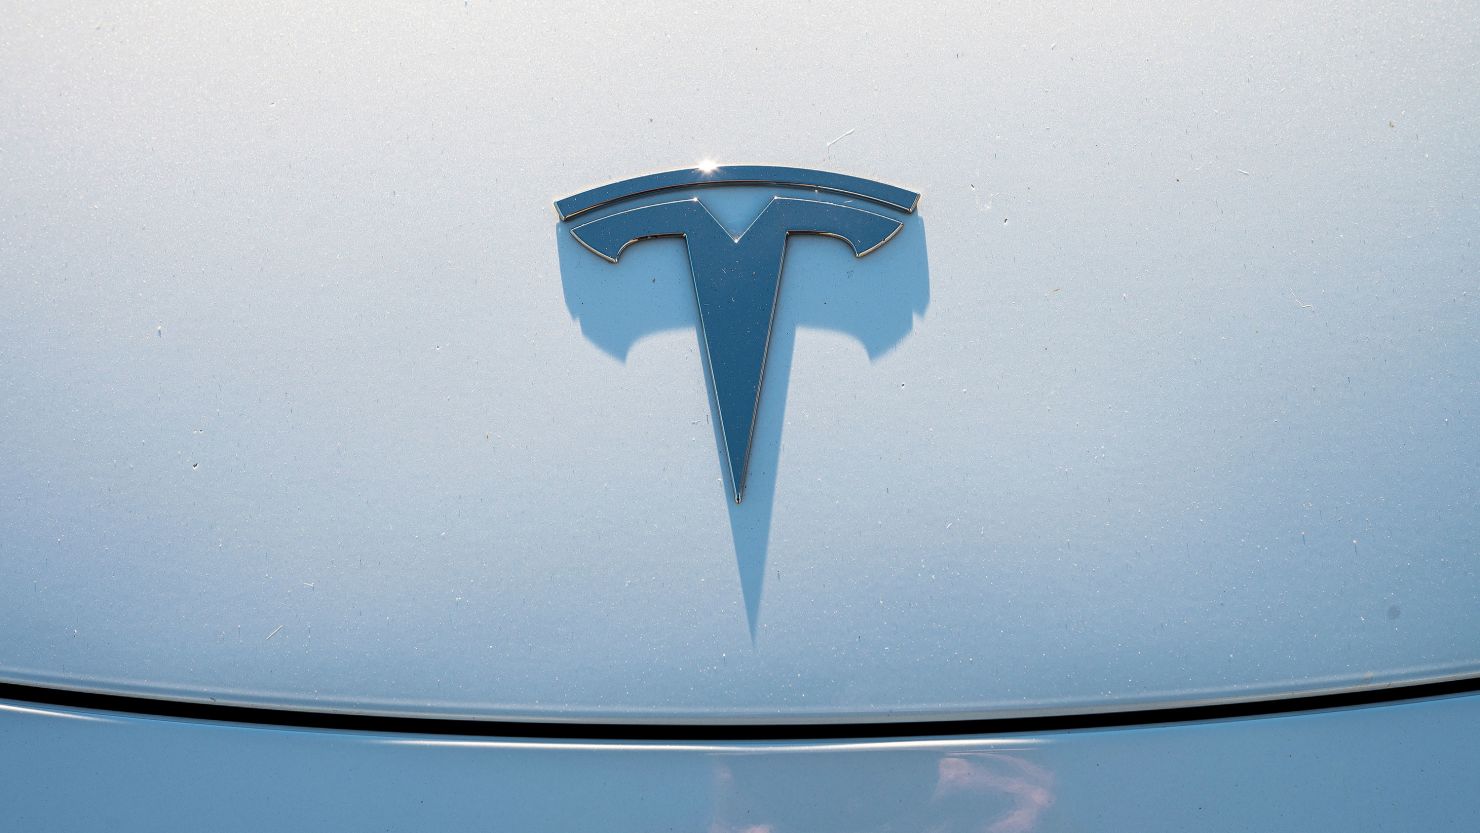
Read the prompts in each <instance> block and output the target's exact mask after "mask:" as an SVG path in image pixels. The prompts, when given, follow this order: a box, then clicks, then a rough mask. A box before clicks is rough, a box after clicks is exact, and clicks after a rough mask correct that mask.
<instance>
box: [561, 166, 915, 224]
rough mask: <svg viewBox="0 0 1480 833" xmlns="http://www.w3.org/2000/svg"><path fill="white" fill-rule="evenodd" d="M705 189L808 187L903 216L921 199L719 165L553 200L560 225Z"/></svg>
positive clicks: (897, 191) (801, 171) (874, 185)
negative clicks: (637, 201) (634, 202)
mask: <svg viewBox="0 0 1480 833" xmlns="http://www.w3.org/2000/svg"><path fill="white" fill-rule="evenodd" d="M704 185H784V186H793V187H796V188H811V189H814V190H817V191H827V192H829V193H833V194H846V195H848V196H853V197H862V198H863V199H866V200H869V201H871V202H876V203H878V204H880V205H884V206H888V207H889V208H893V209H897V210H899V211H903V212H905V213H907V214H908V213H911V212H913V211H914V210H915V205H916V204H917V203H918V202H919V201H920V195H919V194H917V193H915V192H914V191H910V190H908V189H905V188H900V187H898V186H894V185H886V184H885V183H882V182H876V181H874V180H872V179H864V178H862V177H857V176H848V175H847V174H837V173H832V172H830V171H814V170H810V169H807V168H787V167H778V166H775V165H719V166H716V167H712V168H711V167H702V168H684V169H680V170H676V171H664V172H662V173H656V174H648V175H646V176H639V177H633V178H632V179H624V180H622V181H621V182H613V183H610V184H608V185H601V186H598V187H596V188H592V189H590V190H587V191H582V192H581V193H579V194H575V195H574V196H569V197H566V198H565V199H563V200H556V201H555V210H556V212H557V213H559V215H560V219H561V220H569V219H570V218H572V217H575V216H577V215H579V214H583V213H585V212H587V211H591V210H592V209H596V208H601V207H602V206H607V205H611V204H612V203H616V202H621V201H622V200H625V199H630V198H632V197H636V196H641V195H643V194H651V193H654V192H657V191H670V190H673V189H675V188H692V187H696V186H704Z"/></svg>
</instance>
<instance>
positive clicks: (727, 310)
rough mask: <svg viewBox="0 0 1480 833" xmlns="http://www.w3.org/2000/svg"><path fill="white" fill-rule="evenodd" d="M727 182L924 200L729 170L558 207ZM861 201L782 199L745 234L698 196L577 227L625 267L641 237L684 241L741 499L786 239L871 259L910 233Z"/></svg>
mask: <svg viewBox="0 0 1480 833" xmlns="http://www.w3.org/2000/svg"><path fill="white" fill-rule="evenodd" d="M722 185H770V186H784V187H788V188H798V189H806V190H809V191H812V192H814V193H824V192H825V193H829V194H840V195H843V196H845V197H852V198H861V199H864V200H867V201H869V202H870V203H873V204H876V205H878V206H882V207H884V208H888V209H894V210H895V211H899V212H903V213H905V214H909V213H911V212H913V211H914V210H915V204H916V203H917V202H918V201H919V199H920V195H919V194H916V193H915V192H913V191H906V190H904V189H903V188H896V187H894V186H892V185H885V184H884V183H882V182H874V181H873V180H868V179H859V178H858V177H852V176H844V175H842V174H835V173H828V172H826V171H812V170H806V169H803V168H776V167H768V166H760V165H727V166H716V167H702V168H692V169H688V170H680V171H668V172H666V173H660V174H652V175H650V176H643V177H637V178H635V179H628V180H623V181H621V182H616V183H612V184H610V185H603V186H601V187H599V188H593V189H591V190H589V191H584V192H582V193H580V194H576V195H575V196H573V197H567V198H565V199H563V200H558V201H557V202H556V203H555V209H556V211H557V212H559V214H560V219H561V220H570V219H572V218H574V217H576V216H578V215H581V214H585V213H586V212H588V211H594V210H596V209H599V208H609V207H613V206H616V205H617V204H619V203H622V202H626V201H627V200H631V199H634V198H637V197H642V196H646V195H648V194H652V193H654V192H657V191H667V190H672V189H678V188H694V187H698V186H704V187H713V186H722ZM852 201H853V200H851V199H850V200H847V201H845V202H830V201H826V200H819V199H805V198H798V197H785V196H779V195H778V196H774V197H772V198H771V201H770V202H769V203H768V204H767V205H766V207H765V209H764V210H762V211H761V213H760V216H758V217H756V218H755V219H754V220H753V221H751V223H750V226H749V227H748V228H746V229H745V231H744V232H743V233H742V234H740V236H738V237H736V236H733V235H732V234H730V232H729V231H728V230H726V229H725V227H724V226H723V225H721V224H720V222H719V221H718V220H716V219H715V218H714V215H712V214H710V213H709V210H708V209H706V208H705V207H704V203H702V202H700V201H699V200H698V199H697V198H693V197H691V198H688V199H680V200H673V201H668V202H653V203H649V204H646V205H642V206H639V207H637V208H630V209H627V210H624V211H614V212H612V213H609V214H606V215H604V216H602V217H598V218H597V219H594V220H588V221H585V222H582V223H580V224H579V225H576V226H575V227H573V228H572V229H571V230H570V233H571V234H572V235H574V236H575V238H576V240H578V241H580V243H581V245H583V246H585V247H586V248H587V249H589V250H591V251H592V252H594V253H596V254H598V255H600V256H601V257H603V258H606V259H607V260H609V261H611V262H612V263H616V262H617V258H618V257H620V256H621V254H622V250H623V249H625V248H626V247H627V246H628V245H630V244H632V243H635V242H637V241H639V240H645V239H648V238H651V237H682V238H683V239H684V243H685V244H686V245H687V247H688V252H689V270H690V273H691V276H692V278H693V281H694V297H695V299H696V300H697V301H698V306H699V332H700V336H701V341H702V342H703V344H704V348H705V349H704V352H705V356H706V364H707V370H708V372H709V380H710V383H711V385H712V386H713V388H714V398H715V409H716V411H717V412H718V413H717V417H718V422H719V426H720V437H721V441H722V442H723V444H724V452H725V459H726V460H727V462H728V464H729V468H730V482H731V483H732V484H733V486H734V490H735V502H736V503H739V502H740V500H741V498H742V497H743V496H744V493H745V468H746V464H747V462H748V460H749V457H750V442H751V435H752V432H753V429H754V427H755V415H756V410H757V407H758V406H759V404H760V394H761V379H762V377H763V376H764V374H765V369H766V349H767V347H768V346H769V344H770V341H771V322H772V321H773V320H774V318H775V314H776V299H777V298H778V297H779V295H780V289H781V265H782V259H783V257H784V255H785V253H786V239H787V237H788V236H790V235H793V234H821V235H827V236H829V237H836V238H839V239H841V240H843V241H844V242H846V243H847V244H848V245H849V246H851V247H852V248H853V254H854V256H855V257H863V256H864V255H866V254H868V253H869V252H872V251H874V250H875V249H877V248H879V247H880V246H882V245H884V244H885V243H887V242H889V240H890V238H892V237H893V236H894V235H895V234H897V233H898V232H899V230H900V229H901V228H903V227H904V224H903V223H901V222H900V221H899V220H897V219H895V218H894V217H891V216H888V215H887V214H882V213H878V212H876V211H871V210H866V209H863V208H858V207H855V206H853V205H849V204H847V203H850V202H852Z"/></svg>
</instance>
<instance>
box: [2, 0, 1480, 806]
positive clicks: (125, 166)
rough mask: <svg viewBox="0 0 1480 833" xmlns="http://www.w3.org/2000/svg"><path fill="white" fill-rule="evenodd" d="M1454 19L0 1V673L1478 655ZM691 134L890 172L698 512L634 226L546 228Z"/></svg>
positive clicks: (692, 672) (1458, 31) (733, 708)
mask: <svg viewBox="0 0 1480 833" xmlns="http://www.w3.org/2000/svg"><path fill="white" fill-rule="evenodd" d="M886 33H887V35H886ZM1477 40H1480V7H1477V6H1476V5H1475V4H1473V3H1435V4H1417V5H1415V4H1410V3H1399V2H1396V1H1395V0H1354V1H1353V2H1343V3H1327V2H1316V3H1288V2H1276V1H1275V0H1255V2H1244V1H1243V0H1240V2H1233V1H1232V0H1192V2H1186V3H1178V4H1174V5H1158V4H1120V5H1093V4H1083V3H1060V4H1043V3H1030V2H1026V0H1009V2H1005V3H997V4H992V5H990V6H983V5H981V4H978V3H959V4H945V5H941V6H933V7H931V8H929V9H926V8H916V7H905V6H901V5H899V4H885V3H859V2H849V3H847V4H828V3H819V4H796V3H770V4H747V3H733V4H723V5H721V6H718V7H714V8H708V7H705V8H700V7H697V6H694V5H692V4H687V3H685V4H678V3H673V2H653V3H640V4H623V5H620V6H612V7H602V8H593V6H592V4H590V3H584V2H583V3H563V2H552V3H546V4H542V5H539V6H531V7H527V8H523V9H521V10H519V11H518V12H513V11H511V10H510V9H507V8H504V7H502V6H501V5H500V4H496V3H486V2H481V0H480V1H478V2H468V3H441V4H427V3H411V2H388V3H375V4H368V5H367V4H333V3H329V4H322V5H313V6H305V7H301V8H291V9H289V8H285V7H283V6H282V5H281V4H278V3H265V2H252V1H251V0H248V2H242V3H235V4H231V5H230V6H228V7H214V8H208V7H205V6H201V5H197V4H186V3H168V2H166V3H159V4H154V5H142V4H139V5H128V6H119V5H116V4H104V3H92V2H73V3H46V4H22V3H11V4H9V7H8V9H7V13H6V14H4V15H0V44H3V49H0V112H3V113H4V117H3V118H0V171H3V173H0V282H3V283H0V286H3V302H0V461H3V465H0V571H3V572H0V634H3V636H4V638H3V639H0V678H3V679H6V680H14V681H39V682H45V683H48V684H58V685H67V686H75V687H80V688H92V689H106V690H116V691H138V692H147V693H150V694H157V695H160V696H167V697H182V698H197V699H203V700H204V699H210V698H215V699H217V700H221V701H226V702H246V703H260V704H269V705H292V706H302V707H306V708H325V709H343V710H355V711H385V712H393V713H435V714H457V715H477V716H511V715H524V716H540V717H545V718H549V719H568V718H569V719H581V718H593V719H610V720H637V721H641V720H658V721H673V720H683V719H699V720H717V719H733V720H812V719H817V720H838V719H853V718H860V717H861V718H862V719H871V720H876V719H882V718H885V717H888V716H890V715H895V714H906V713H908V714H920V713H924V714H930V715H938V716H950V715H969V714H983V713H990V714H1011V713H1020V712H1023V711H1033V710H1045V709H1046V710H1096V709H1112V708H1121V707H1124V706H1126V705H1128V704H1138V703H1140V704H1144V703H1176V702H1192V701H1201V700H1206V699H1219V698H1227V697H1245V696H1267V695H1279V694H1281V693H1288V692H1292V691H1302V690H1309V689H1322V688H1343V687H1349V686H1360V685H1367V684H1381V683H1383V682H1384V681H1389V680H1395V679H1420V678H1431V677H1443V676H1449V675H1455V674H1472V673H1476V672H1480V638H1477V635H1480V570H1477V563H1480V561H1477V547H1480V543H1477V542H1480V537H1477V534H1476V533H1477V519H1480V491H1477V486H1480V430H1477V425H1476V415H1477V414H1480V320H1477V312H1476V303H1477V301H1480V284H1477V278H1476V276H1477V273H1480V246H1476V245H1475V241H1476V236H1477V228H1480V203H1477V196H1476V195H1477V194H1480V156H1477V154H1476V151H1475V149H1476V148H1477V147H1480V122H1477V114H1480V64H1477V63H1476V59H1475V44H1476V42H1477ZM798 79H805V82H806V83H805V86H800V85H799V84H798ZM704 157H711V158H714V159H716V160H718V161H721V162H724V161H730V160H735V161H748V160H767V161H771V160H774V161H778V162H785V163H786V164H794V165H797V166H800V167H816V168H825V169H834V170H844V171H848V172H851V173H855V174H858V175H860V176H865V177H868V178H871V179H877V180H880V181H884V182H898V183H901V184H905V185H908V186H909V187H910V188H912V189H916V190H918V191H920V192H922V193H925V194H928V196H929V199H927V200H925V201H923V202H922V204H921V208H920V212H921V214H923V215H926V216H925V217H924V220H923V221H922V220H921V218H920V216H919V215H916V216H912V217H911V218H909V219H908V220H907V222H906V228H905V230H904V231H903V232H901V233H900V235H899V236H898V237H897V238H895V240H894V241H893V242H891V243H890V245H888V246H885V247H883V248H882V249H880V250H879V251H878V252H876V253H874V254H872V255H870V256H869V257H867V258H864V259H862V260H859V261H856V262H853V263H850V264H849V265H850V266H851V267H852V274H851V275H850V274H847V273H843V274H839V270H838V268H837V267H838V261H837V255H838V252H837V245H838V244H837V243H836V242H835V241H826V240H818V239H798V240H795V241H793V243H792V245H791V248H790V250H789V252H788V255H787V280H786V281H785V283H784V286H783V289H782V298H781V301H780V305H779V309H778V314H777V319H776V322H775V331H774V334H773V343H772V353H771V356H770V358H769V359H768V362H769V368H770V369H769V370H768V373H767V384H766V393H765V395H764V396H763V397H762V401H761V405H760V413H759V415H758V420H757V424H756V433H755V445H754V448H753V451H752V459H751V464H750V474H749V486H748V488H747V496H746V500H745V503H744V504H743V505H742V506H741V507H738V508H735V507H732V506H730V505H728V504H729V503H730V502H729V501H727V500H725V498H724V495H725V487H724V484H723V482H722V479H721V477H720V476H719V469H718V468H717V454H716V450H715V449H716V442H715V437H714V433H713V427H712V426H711V425H710V424H709V419H708V403H707V400H706V392H705V390H704V382H703V373H702V371H701V369H700V367H701V365H700V357H699V346H698V342H697V337H696V334H695V332H694V327H693V316H694V307H693V303H694V302H693V298H692V290H691V288H690V286H689V279H688V275H687V264H686V263H685V262H684V255H683V247H682V245H681V244H680V243H678V242H677V241H657V242H653V243H650V244H644V245H642V246H638V247H634V248H633V249H631V250H630V251H629V252H628V253H627V254H626V255H624V257H623V260H622V263H621V264H619V265H617V266H612V265H610V264H607V263H604V262H601V261H600V260H599V259H597V258H594V257H591V256H590V255H589V253H587V252H585V251H584V250H582V249H581V248H580V246H579V245H578V244H577V243H576V242H575V241H574V240H570V239H569V236H568V235H566V234H564V233H563V232H561V231H560V230H559V228H558V227H557V224H556V223H554V222H552V216H551V211H550V208H549V206H550V201H551V200H552V199H555V198H558V197H561V196H564V195H566V194H569V193H570V191H571V189H572V186H573V185H574V186H575V187H580V186H581V185H583V184H586V183H593V184H594V183H601V182H606V181H609V180H610V179H611V178H613V177H618V176H626V175H629V174H631V173H633V172H641V171H653V170H667V169H672V168H675V167H680V166H686V165H692V164H695V163H696V162H697V161H698V160H700V159H702V158H704ZM720 190H723V191H725V194H723V195H721V194H720V193H719V192H718V191H713V190H712V191H706V192H703V198H704V200H705V202H706V204H707V205H710V206H711V208H713V209H714V210H715V211H716V214H717V215H718V216H720V218H721V220H724V221H726V222H728V223H731V224H732V225H733V224H740V223H743V221H744V219H745V218H748V217H751V216H754V214H755V211H756V207H757V204H758V203H757V202H756V201H757V200H760V199H764V198H765V195H755V194H752V195H750V196H748V197H747V196H746V194H745V193H742V192H734V193H731V192H730V191H729V190H728V189H720ZM683 196H686V194H683V193H681V192H672V193H671V194H668V195H664V197H663V198H664V199H673V198H681V197H683ZM721 197H723V198H722V199H721ZM726 212H728V214H727V213H726ZM927 229H928V232H929V234H928V246H927V235H926V234H925V231H926V230H927ZM558 238H564V239H558ZM634 287H636V288H635V289H634ZM593 348H594V349H593ZM901 426H903V427H901ZM79 725H80V724H79ZM1217 731H1219V732H1225V731H1227V732H1230V733H1231V731H1232V730H1230V729H1219V730H1217ZM58 737H61V736H60V735H59V736H58ZM1435 740H1436V742H1442V741H1443V740H1444V739H1443V738H1436V739H1435ZM1331 742H1332V743H1333V744H1334V743H1336V741H1334V740H1333V741H1331ZM1343 742H1345V741H1343ZM1350 742H1351V743H1361V742H1362V741H1361V737H1360V736H1354V737H1353V739H1352V740H1351V741H1350ZM121 748H122V747H113V748H112V749H111V750H110V751H111V752H117V751H118V750H119V749H121ZM1332 748H1333V749H1334V747H1332ZM1277 749H1279V747H1278V746H1273V745H1272V746H1267V747H1260V748H1259V752H1260V753H1261V754H1259V755H1257V756H1251V757H1250V758H1249V759H1248V760H1249V762H1250V763H1249V765H1250V766H1253V761H1254V760H1255V759H1256V758H1257V760H1259V761H1262V762H1265V764H1267V765H1270V766H1275V767H1281V766H1284V764H1283V763H1281V762H1280V761H1277V760H1275V757H1276V756H1275V755H1274V752H1275V750H1277ZM1266 753H1267V754H1266ZM1188 754H1189V755H1190V754H1191V753H1188ZM1332 755H1333V756H1334V755H1335V753H1334V752H1333V753H1332ZM1412 755H1413V756H1415V757H1409V758H1405V759H1404V761H1405V762H1407V763H1415V764H1416V763H1417V762H1418V760H1419V758H1418V757H1416V756H1417V755H1418V753H1417V752H1413V753H1412ZM213 760H214V759H213ZM1183 760H1187V758H1184V759H1183ZM1332 760H1333V762H1334V763H1333V764H1332V765H1333V766H1336V767H1337V771H1338V772H1342V771H1347V770H1351V769H1354V770H1355V771H1358V772H1360V773H1362V774H1363V778H1364V779H1365V780H1364V782H1363V783H1377V782H1378V781H1379V778H1380V772H1379V768H1378V764H1377V763H1376V762H1372V761H1365V760H1360V759H1351V758H1349V757H1348V758H1341V759H1340V760H1339V761H1338V760H1336V759H1335V758H1334V757H1333V759H1332ZM264 763H265V761H263V762H259V764H258V767H259V768H258V769H257V770H253V769H252V768H250V767H248V768H246V771H249V772H255V773H256V775H255V776H254V777H261V778H268V777H269V773H267V772H265V771H262V770H261V769H260V767H261V765H262V764H264ZM113 765H114V764H113V763H112V761H111V758H110V757H107V756H100V757H98V758H97V759H96V764H95V766H96V767H102V768H107V767H111V766H113ZM221 765H222V766H224V764H221ZM346 765H347V766H349V764H348V763H347V764H346ZM238 769H241V768H238ZM1274 771H1275V772H1282V771H1283V770H1278V769H1276V770H1274ZM1414 772H1415V770H1412V769H1408V768H1405V767H1391V768H1388V769H1383V770H1381V773H1387V774H1393V773H1396V774H1398V775H1401V776H1403V777H1405V778H1413V779H1419V778H1420V776H1418V775H1414V774H1412V773H1414ZM1127 773H1129V774H1127ZM1176 775H1177V773H1176V772H1168V773H1167V776H1168V777H1173V776H1176ZM129 777H138V778H142V777H143V775H142V774H137V775H136V776H135V775H130V776H129ZM201 777H204V773H202V774H201ZM467 777H468V778H469V779H473V780H470V781H467V782H463V783H467V784H475V783H483V782H481V781H478V780H477V776H476V775H475V774H473V775H468V776H467ZM1118 777H1120V778H1125V777H1134V770H1132V769H1126V768H1123V769H1122V770H1121V771H1120V773H1119V775H1118ZM1312 777H1315V776H1312ZM1422 777H1425V778H1441V777H1447V773H1436V772H1434V771H1433V770H1430V771H1429V772H1428V773H1427V774H1426V775H1425V776H1422ZM59 783H60V786H58V787H57V789H63V790H65V789H68V787H67V786H66V783H65V782H59ZM131 783H134V784H137V783H139V782H131ZM1106 783H1108V782H1106ZM1136 783H1137V784H1138V786H1142V787H1144V786H1146V784H1145V783H1142V782H1136ZM1271 783H1274V781H1273V779H1271ZM1294 783H1305V782H1304V781H1299V780H1297V781H1296V782H1294ZM1409 783H1410V786H1417V784H1416V783H1413V782H1409ZM1445 783H1448V782H1445ZM1316 787H1317V788H1318V789H1317V793H1318V794H1319V795H1320V796H1334V792H1333V790H1334V787H1332V786H1331V784H1330V782H1325V781H1321V782H1319V783H1318V784H1317V785H1316ZM223 788H224V787H223ZM1229 789H1230V790H1232V787H1231V786H1230V787H1229ZM1104 790H1105V792H1106V793H1109V792H1112V791H1113V790H1112V788H1110V787H1109V786H1106V787H1105V788H1104ZM1322 790H1324V792H1321V791H1322ZM861 792H862V793H863V797H862V798H861V799H860V800H868V798H869V796H868V791H867V790H861ZM1351 794H1352V795H1354V796H1355V797H1356V800H1357V801H1358V802H1359V804H1360V802H1363V801H1365V800H1366V796H1365V795H1363V794H1361V793H1360V792H1359V791H1355V790H1353V791H1351ZM427 795H428V796H429V797H432V798H435V797H436V796H438V795H441V794H440V793H436V792H432V793H428V794H427ZM1125 795H1126V796H1143V795H1144V796H1146V797H1145V798H1144V799H1143V805H1144V806H1146V807H1149V806H1151V805H1152V804H1154V803H1155V802H1157V801H1161V800H1163V799H1161V798H1159V797H1157V796H1156V795H1155V794H1153V793H1144V792H1134V793H1126V794H1125ZM1228 795H1230V796H1231V795H1233V793H1232V792H1230V793H1228ZM1240 795H1242V793H1240ZM1405 795H1406V794H1405ZM1421 795H1423V793H1421V792H1420V793H1417V794H1412V795H1408V798H1406V799H1404V800H1405V801H1411V802H1412V804H1413V805H1417V804H1419V803H1422V802H1420V800H1419V797H1420V796H1421ZM1313 797H1314V796H1313ZM1230 800H1231V799H1230ZM1257 804H1258V802H1247V805H1248V806H1245V807H1243V808H1242V812H1247V813H1260V812H1262V808H1260V807H1259V806H1257ZM1361 806H1365V805H1361ZM1403 806H1405V807H1407V806H1409V805H1408V804H1406V803H1405V804H1404V805H1403ZM1183 809H1186V808H1183ZM77 811H78V812H82V810H81V809H78V810H77ZM264 812H265V810H264ZM320 812H329V810H327V809H321V810H320ZM1188 812H1190V810H1188ZM1354 812H1355V811H1354ZM1415 812H1418V811H1417V810H1415ZM1086 824H1088V822H1086Z"/></svg>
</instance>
